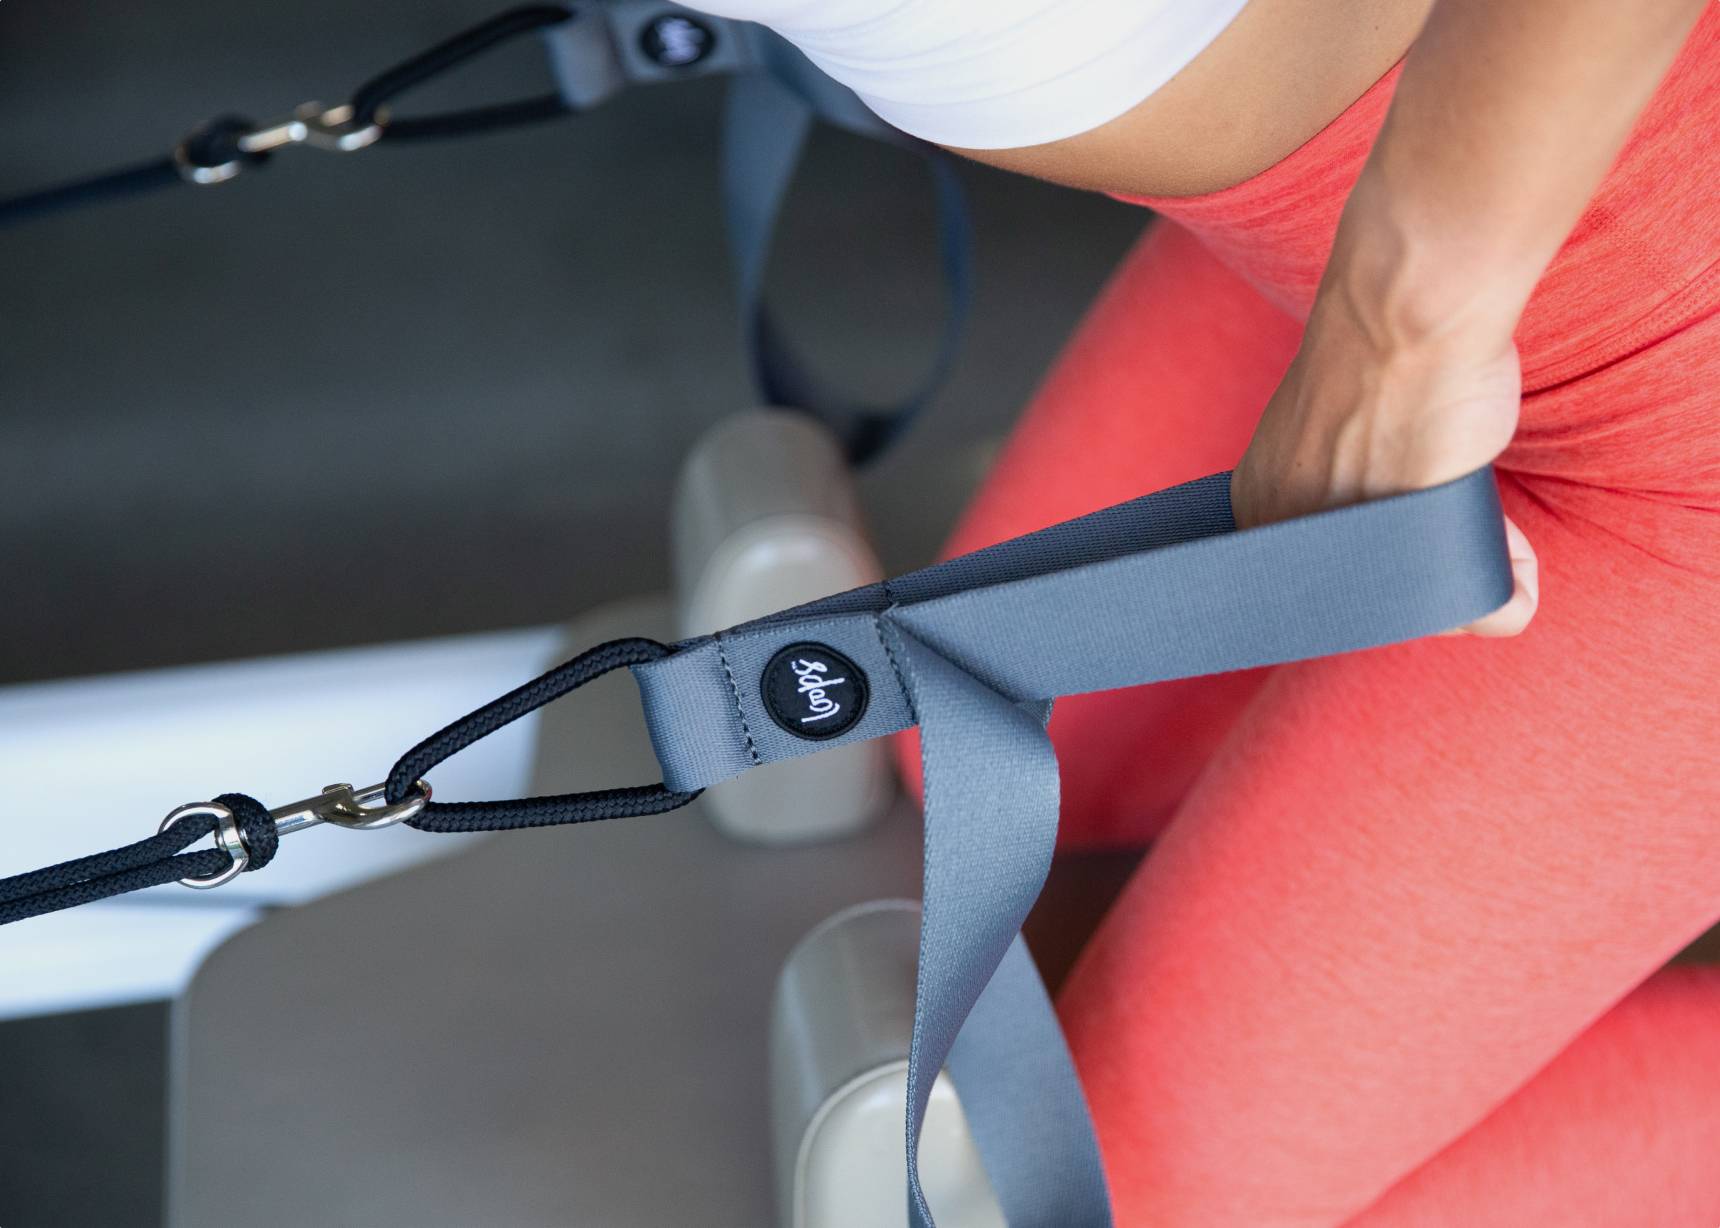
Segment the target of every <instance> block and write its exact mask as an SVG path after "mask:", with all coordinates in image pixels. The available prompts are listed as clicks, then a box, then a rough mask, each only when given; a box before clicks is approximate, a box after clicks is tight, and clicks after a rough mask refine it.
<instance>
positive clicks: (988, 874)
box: [886, 629, 1111, 1228]
mask: <svg viewBox="0 0 1720 1228" xmlns="http://www.w3.org/2000/svg"><path fill="white" fill-rule="evenodd" d="M886 638H887V641H888V643H889V646H890V652H891V656H892V659H893V660H894V662H895V664H896V666H897V668H898V669H899V670H900V672H901V675H902V679H903V682H904V685H905V686H906V688H907V690H908V694H909V696H910V698H911V700H912V702H913V705H914V711H915V713H916V715H917V716H918V717H919V721H920V728H921V734H922V738H923V741H922V744H921V753H922V755H923V759H924V764H925V779H926V800H925V810H926V813H925V870H924V875H925V877H924V882H923V885H922V904H921V913H920V966H919V979H918V982H917V983H916V985H915V991H914V1035H913V1044H912V1046H911V1048H910V1049H909V1051H908V1122H907V1153H908V1201H909V1207H908V1218H909V1222H910V1224H911V1225H912V1228H931V1226H932V1215H931V1211H930V1209H929V1208H928V1207H927V1205H926V1199H925V1194H924V1192H923V1191H922V1190H921V1187H920V1171H919V1141H920V1131H921V1127H922V1126H923V1125H924V1122H925V1113H926V1104H927V1102H928V1099H929V1097H930V1096H931V1090H932V1083H933V1081H934V1080H935V1079H936V1078H937V1074H938V1071H939V1070H940V1069H942V1068H943V1066H944V1064H945V1061H946V1060H948V1059H950V1058H951V1057H952V1049H957V1048H958V1046H957V1045H956V1037H957V1035H958V1034H961V1035H962V1036H963V1038H964V1039H963V1043H962V1044H961V1045H960V1046H959V1052H960V1057H959V1059H958V1060H955V1061H953V1062H951V1070H950V1075H951V1078H952V1079H954V1080H955V1083H956V1090H957V1092H958V1094H959V1095H960V1097H961V1101H962V1107H963V1109H964V1110H965V1112H966V1115H967V1118H968V1121H969V1122H970V1123H971V1128H972V1131H973V1134H974V1139H975V1142H976V1143H977V1144H978V1146H979V1150H980V1157H981V1159H982V1160H983V1161H984V1163H985V1169H986V1173H987V1175H988V1176H989V1177H990V1179H991V1183H992V1188H993V1189H994V1191H995V1192H996V1194H997V1197H998V1203H999V1205H1000V1206H1001V1207H1002V1209H1003V1212H1004V1217H1005V1220H1006V1221H1007V1222H1008V1223H1009V1225H1010V1228H1103V1226H1106V1225H1109V1224H1110V1222H1111V1221H1110V1212H1109V1205H1110V1204H1109V1200H1108V1198H1107V1196H1106V1191H1105V1182H1104V1175H1103V1172H1102V1170H1101V1169H1100V1167H1099V1153H1098V1145H1097V1143H1096V1142H1095V1141H1094V1138H1093V1132H1092V1126H1091V1124H1090V1122H1089V1120H1088V1115H1087V1105H1086V1101H1085V1099H1084V1098H1083V1096H1082V1093H1081V1084H1080V1082H1079V1080H1077V1079H1076V1077H1075V1070H1074V1066H1073V1064H1072V1063H1071V1061H1070V1059H1069V1053H1068V1050H1067V1048H1066V1047H1065V1045H1064V1042H1063V1036H1062V1033H1061V1032H1060V1031H1059V1030H1058V1027H1057V1020H1056V1016H1055V1014H1053V1012H1052V1010H1051V1004H1050V1001H1049V999H1047V997H1046V996H1045V991H1044V989H1043V988H1042V987H1041V986H1040V984H1039V979H1038V974H1037V973H1036V972H1035V971H1034V969H1033V964H1032V961H1031V960H1030V959H1028V958H1027V953H1026V949H1025V948H1024V947H1019V944H1017V947H1018V949H1017V951H1016V953H1015V955H1014V956H1013V957H1012V958H1011V959H1010V960H1009V963H1008V968H1009V971H1008V973H1007V974H1005V975H1003V976H1001V977H1000V976H995V975H994V973H996V972H997V971H998V969H999V965H1000V963H1003V962H1004V960H1005V956H1006V952H1008V951H1010V949H1011V944H1012V943H1014V942H1016V936H1017V934H1018V933H1019V931H1020V929H1021V923H1022V921H1023V920H1025V919H1026V917H1027V910H1028V909H1029V908H1031V907H1032V906H1033V901H1034V899H1035V898H1037V896H1038V895H1039V889H1040V887H1041V886H1043V885H1044V882H1045V874H1046V871H1047V870H1049V869H1050V866H1051V852H1052V846H1053V845H1054V844H1055V843H1056V839H1057V797H1058V787H1057V759H1056V757H1055V755H1054V754H1053V753H1052V750H1051V740H1050V739H1049V738H1048V737H1047V736H1046V734H1045V728H1044V726H1043V725H1042V724H1041V723H1040V722H1039V721H1038V720H1036V719H1035V717H1034V716H1033V715H1032V714H1030V713H1029V712H1027V711H1025V710H1024V709H1023V708H1022V707H1021V706H1019V705H1017V704H1015V703H1012V702H1011V701H1010V700H1008V699H1006V698H1004V697H1003V696H1002V695H999V694H998V693H997V692H996V691H993V690H991V689H989V688H988V687H986V686H984V685H983V684H981V683H980V682H978V681H977V680H976V679H974V678H973V677H972V676H971V675H970V674H968V673H967V672H966V671H965V670H963V669H961V668H959V667H958V666H955V665H952V664H950V663H949V662H948V661H945V660H944V659H943V658H942V657H940V656H939V655H938V654H937V653H935V652H933V651H932V650H931V649H929V648H927V647H925V646H924V645H923V644H921V643H919V642H918V641H916V640H915V639H914V638H913V637H912V636H910V635H906V634H904V633H902V632H900V631H898V630H895V629H889V630H887V632H886ZM988 982H990V987H989V988H988ZM976 1003H983V1006H982V1007H981V1008H980V1009H977V1010H976V1007H975V1004H976ZM964 1022H965V1023H966V1024H967V1026H966V1027H965V1028H964V1026H963V1024H964Z"/></svg>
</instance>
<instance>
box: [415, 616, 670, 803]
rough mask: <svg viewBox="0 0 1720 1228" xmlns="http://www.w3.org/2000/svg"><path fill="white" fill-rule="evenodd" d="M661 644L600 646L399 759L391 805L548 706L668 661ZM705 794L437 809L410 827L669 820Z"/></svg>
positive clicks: (586, 796)
mask: <svg viewBox="0 0 1720 1228" xmlns="http://www.w3.org/2000/svg"><path fill="white" fill-rule="evenodd" d="M669 651H670V650H669V649H668V648H667V647H665V646H664V645H662V644H659V643H658V642H657V641H656V640H647V639H638V638H634V639H623V640H611V641H610V642H609V643H607V644H599V645H598V646H597V647H596V648H593V649H591V650H590V651H589V652H585V653H581V654H580V655H579V656H577V657H575V658H574V659H573V660H571V661H569V662H567V663H566V664H565V665H559V666H557V667H556V668H555V669H552V670H550V671H549V673H547V674H544V675H543V676H542V677H539V678H535V679H533V680H532V681H530V682H528V683H526V684H525V685H524V686H522V687H518V688H516V689H514V690H512V691H509V692H508V693H507V694H506V695H503V696H502V697H501V698H500V699H496V700H492V701H491V702H489V703H487V704H485V705H484V706H483V707H482V708H479V709H478V710H477V711H476V712H473V713H471V714H470V715H467V716H463V717H461V718H460V719H459V720H457V721H455V722H454V723H453V724H452V725H449V726H448V727H447V728H446V729H443V730H441V731H439V732H437V733H433V734H431V735H430V736H429V737H428V738H425V739H424V740H423V741H422V742H420V743H419V744H418V745H417V746H414V747H413V748H412V749H411V750H409V751H407V752H406V753H405V754H404V755H402V756H400V761H399V762H398V763H396V764H395V765H394V768H393V770H392V771H390V772H389V773H388V784H387V792H386V794H385V795H384V796H385V799H386V800H387V801H388V802H389V803H390V804H394V803H398V802H402V801H404V800H405V799H406V798H407V797H408V796H409V795H410V794H411V792H412V786H413V785H414V784H415V783H416V782H417V781H418V780H419V779H420V778H421V777H423V776H425V775H427V774H428V773H429V771H430V769H431V768H433V767H435V766H436V765H437V764H439V763H441V762H442V761H443V760H444V759H447V758H448V757H449V756H451V755H454V754H457V753H458V752H460V751H462V750H464V749H465V748H466V747H468V746H470V745H471V744H472V743H474V742H476V741H477V740H478V739H480V738H485V737H488V736H489V735H490V734H492V733H494V732H496V730H498V729H500V728H501V727H502V726H504V725H508V724H511V723H513V722H514V721H517V720H519V719H520V717H522V716H525V715H526V714H527V713H528V712H535V711H536V710H537V709H539V708H541V707H543V706H544V705H545V704H547V703H550V702H552V701H554V700H557V699H560V698H561V697H562V696H563V695H566V694H567V693H568V692H569V691H574V690H578V689H579V688H580V687H582V686H584V685H585V684H586V683H588V682H590V681H591V680H592V679H594V678H598V677H601V676H602V675H604V674H607V673H609V672H610V671H611V670H615V669H621V668H623V667H625V666H629V665H642V664H644V663H645V662H646V661H655V660H657V659H658V658H659V657H665V656H668V655H669ZM697 796H699V791H697V790H695V791H693V792H691V793H679V792H676V791H674V790H672V789H668V788H665V787H664V786H663V785H661V784H655V785H637V786H633V787H631V788H625V789H598V790H595V791H593V792H589V793H562V794H558V795H556V796H553V797H530V798H521V799H518V800H514V801H501V802H431V803H430V804H429V805H427V806H425V807H424V809H423V810H422V811H420V812H419V813H418V815H417V817H415V818H411V819H407V820H406V824H407V826H408V827H416V828H417V829H418V830H419V831H434V832H456V831H506V830H509V829H511V828H516V827H548V826H551V825H554V824H560V823H590V822H593V821H596V820H599V819H619V818H629V817H631V816H634V815H645V814H662V813H664V812H665V811H669V810H676V809H679V808H680V807H682V806H685V805H686V804H687V803H688V802H690V801H692V800H693V799H694V798H695V797H697Z"/></svg>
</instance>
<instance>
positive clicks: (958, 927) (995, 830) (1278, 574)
mask: <svg viewBox="0 0 1720 1228" xmlns="http://www.w3.org/2000/svg"><path fill="white" fill-rule="evenodd" d="M1229 484H1230V477H1229V475H1228V474H1215V475H1213V476H1212V477H1209V478H1202V479H1200V480H1199V481H1196V482H1190V483H1186V484H1185V485H1182V486H1177V487H1173V488H1171V489H1170V490H1164V491H1159V492H1158V493H1156V494H1151V495H1146V496H1144V497H1142V498H1140V499H1136V500H1133V501H1131V502H1129V503H1125V504H1120V505H1118V506H1117V507H1113V508H1108V509H1106V510H1104V511H1101V512H1096V513H1094V514H1093V515H1091V516H1085V517H1082V518H1080V519H1078V520H1073V521H1069V522H1067V523H1065V524H1061V525H1055V526H1053V527H1051V528H1049V529H1045V530H1043V531H1042V532H1039V533H1034V534H1030V535H1028V536H1026V537H1022V538H1017V539H1015V540H1013V541H1009V542H1004V543H1002V544H1001V545H998V546H994V547H992V548H991V549H989V550H982V551H979V552H977V553H975V554H971V555H966V556H964V557H962V558H958V559H952V560H950V561H949V562H947V563H942V564H939V565H938V566H936V567H930V568H927V569H925V570H924V571H919V572H915V573H913V574H911V575H907V576H903V577H900V578H899V579H896V580H892V581H886V582H885V583H883V584H878V585H872V586H869V587H867V588H862V589H856V590H854V591H852V592H848V593H841V594H838V595H836V596H834V597H829V598H826V599H824V600H822V601H816V602H813V603H811V604H810V605H806V606H802V607H800V608H798V609H794V610H787V611H784V612H782V613H780V614H775V615H771V616H769V617H767V618H763V619H759V620H757V621H755V622H751V623H746V624H743V625H742V626H739V627H735V628H731V629H730V630H728V631H724V632H721V633H719V634H718V635H715V636H708V637H705V638H702V639H696V640H690V641H687V642H685V643H683V644H680V645H677V646H676V648H675V651H674V653H673V654H672V655H671V656H669V657H666V658H663V659H661V660H657V661H652V662H649V663H647V664H643V665H639V666H636V667H634V676H635V678H636V679H637V680H638V683H639V689H640V694H641V697H642V698H643V700H644V704H645V716H646V723H647V726H648V727H649V729H650V731H651V737H652V741H653V744H654V745H655V747H656V749H657V756H658V759H659V761H660V762H661V763H662V765H663V769H664V780H665V781H666V783H667V784H668V786H669V787H670V788H674V789H693V788H699V787H702V786H704V785H707V784H713V783H715V782H716V781H718V780H722V779H724V778H726V777H728V776H732V775H735V774H737V773H739V772H742V771H745V770H746V769H747V768H748V767H750V766H753V765H755V764H761V763H769V762H773V761H775V760H779V759H785V758H789V757H792V756H796V755H802V754H808V753H811V752H812V751H816V750H821V749H823V748H824V747H826V746H832V745H840V744H842V743H844V742H849V741H856V740H859V739H863V738H873V737H878V736H881V735H883V734H888V733H893V732H895V731H897V730H900V729H905V728H907V727H908V726H909V725H912V724H916V723H917V724H919V725H920V727H921V738H922V755H923V761H924V766H925V779H926V796H925V811H926V813H925V880H924V900H923V905H922V908H923V912H922V921H921V930H920V968H919V980H918V983H917V986H916V994H915V1012H914V1039H913V1046H912V1049H911V1051H910V1055H909V1074H908V1080H909V1083H908V1090H909V1101H908V1106H909V1107H908V1122H907V1146H908V1166H909V1167H908V1172H909V1215H910V1221H911V1223H912V1225H913V1228H931V1226H932V1220H931V1213H930V1210H929V1208H928V1207H927V1206H926V1203H925V1198H924V1195H923V1193H922V1192H921V1188H920V1181H919V1174H918V1164H917V1156H916V1152H917V1141H918V1138H919V1133H920V1127H921V1124H922V1122H923V1119H924V1113H925V1108H926V1102H927V1097H928V1096H929V1094H930V1090H931V1083H932V1080H933V1079H935V1077H936V1075H937V1072H938V1070H939V1068H940V1067H942V1066H944V1065H945V1063H946V1061H947V1063H948V1065H949V1068H950V1071H951V1074H952V1077H954V1078H955V1079H956V1080H957V1089H958V1091H959V1092H960V1094H961V1097H962V1101H963V1104H964V1106H965V1107H966V1108H967V1110H968V1117H969V1120H970V1122H971V1124H972V1128H973V1132H974V1136H975V1139H976V1142H977V1143H978V1144H979V1147H980V1153H981V1157H982V1158H983V1159H984V1160H985V1162H986V1170H987V1173H988V1174H989V1176H990V1178H991V1181H992V1185H993V1188H994V1190H995V1191H996V1192H997V1194H998V1197H999V1201H1000V1203H1001V1205H1002V1206H1003V1209H1004V1211H1005V1214H1006V1216H1007V1217H1008V1222H1009V1223H1010V1225H1011V1228H1040V1226H1041V1225H1046V1226H1049V1225H1058V1226H1059V1228H1063V1226H1068V1228H1108V1225H1109V1224H1110V1212H1109V1209H1108V1202H1107V1199H1106V1194H1105V1185H1104V1177H1103V1174H1102V1171H1101V1169H1100V1167H1099V1159H1098V1150H1097V1146H1096V1144H1095V1142H1094V1139H1093V1131H1092V1125H1091V1123H1090V1121H1089V1119H1088V1116H1087V1109H1086V1103H1085V1100H1084V1099H1083V1097H1082V1094H1081V1089H1080V1085H1079V1082H1078V1080H1077V1079H1076V1077H1075V1072H1074V1067H1073V1064H1072V1063H1071V1061H1070V1059H1069V1054H1068V1051H1067V1048H1066V1047H1065V1046H1064V1044H1063V1041H1062V1038H1061V1034H1060V1033H1059V1032H1058V1030H1057V1023H1056V1018H1055V1016H1054V1015H1053V1014H1052V1012H1051V1006H1050V1003H1049V1001H1048V1000H1047V999H1046V998H1045V994H1044V990H1043V988H1040V987H1038V985H1037V978H1032V979H1031V980H1029V979H1025V978H1026V977H1027V974H1030V973H1031V971H1032V970H1031V966H1028V967H1027V968H1026V971H1025V972H1024V971H1023V968H1022V966H1021V965H1022V963H1023V962H1024V961H1025V955H1022V956H1020V957H1019V958H1018V957H1017V956H1014V955H1010V954H1008V952H1010V950H1011V943H1012V942H1013V941H1014V939H1015V936H1016V934H1017V932H1018V930H1019V928H1020V925H1021V922H1022V919H1023V918H1024V917H1025V916H1026V915H1027V910H1028V909H1029V907H1031V905H1032V903H1033V900H1034V898H1035V897H1036V896H1037V895H1038V893H1039V889H1040V886H1041V885H1042V883H1043V882H1044V878H1045V873H1046V869H1047V867H1048V866H1049V864H1050V859H1051V852H1052V846H1053V844H1054V842H1055V838H1056V825H1057V774H1056V762H1055V759H1054V758H1053V756H1052V752H1051V745H1050V741H1049V739H1048V738H1047V737H1046V735H1045V731H1044V728H1043V720H1044V716H1045V711H1046V702H1047V701H1049V700H1051V699H1053V698H1055V697H1056V696H1059V695H1070V694H1076V693H1079V692H1083V691H1096V690H1106V689H1111V688H1115V687H1124V686H1135V685H1138V684H1141V683H1145V682H1155V681H1161V680H1165V679H1170V678H1183V677H1190V676H1193V675H1196V674H1207V673H1216V672H1220V671H1225V670H1233V669H1244V668H1249V667H1252V666H1257V665H1266V664H1271V663H1276V662H1284V661H1295V660H1302V659H1306V658H1310V657H1318V656H1325V655H1330V654H1333V653H1339V652H1347V651H1352V650H1355V649H1360V648H1371V647H1375V646H1377V645H1382V644H1390V643H1396V642H1399V641H1402V640H1408V639H1413V638H1416V637H1418V636H1422V635H1428V634H1431V633H1433V632H1437V631H1443V630H1447V629H1449V628H1451V627H1456V626H1459V625H1462V624H1464V623H1466V622H1469V621H1471V620H1473V619H1475V618H1479V617H1480V616H1481V615H1483V614H1486V613H1488V612H1490V611H1492V610H1495V609H1497V608H1498V607H1499V606H1501V605H1503V604H1504V603H1505V602H1506V601H1507V600H1508V599H1509V598H1510V596H1511V592H1512V584H1513V580H1512V574H1511V561H1510V557H1509V555H1508V553H1507V551H1506V548H1505V534H1504V522H1503V516H1502V514H1501V511H1500V507H1499V498H1498V491H1497V489H1496V488H1495V486H1494V483H1493V475H1492V471H1491V470H1490V469H1480V470H1477V471H1476V472H1474V473H1472V474H1469V475H1467V476H1466V477H1463V478H1459V479H1457V480H1456V481H1453V482H1448V483H1446V484H1444V485H1443V486H1438V487H1434V488H1433V489H1431V490H1424V491H1417V492H1414V493H1412V494H1406V495H1398V496H1395V497H1393V498H1389V499H1381V500H1377V501H1374V502H1371V503H1362V504H1357V505H1355V506H1352V507H1346V508H1339V509H1336V510H1333V511H1329V512H1322V513H1319V514H1317V515H1313V516H1307V517H1303V518H1301V519H1297V520H1290V521H1285V522H1282V523H1280V524H1274V525H1268V526H1265V527H1263V528H1256V529H1249V530H1247V531H1243V532H1239V531H1237V530H1236V526H1235V522H1234V519H1233V517H1232V515H1231V510H1230V500H1229ZM785 668H786V669H787V670H790V671H793V672H792V673H784V670H785ZM850 671H853V672H854V673H856V674H858V675H859V677H858V678H849V677H848V675H849V673H850ZM797 698H804V699H805V701H806V703H807V705H809V706H808V707H807V708H806V709H805V711H806V713H807V715H806V716H805V717H804V718H802V719H807V720H812V719H823V714H825V713H827V712H830V711H832V710H836V709H842V707H843V705H844V704H846V705H847V707H846V709H845V712H846V715H845V716H844V718H843V719H844V720H845V721H846V722H847V723H846V724H845V725H844V726H843V727H842V728H841V729H840V731H839V732H837V733H836V734H835V736H817V737H814V736H811V735H808V734H807V733H805V732H797V727H796V721H795V720H793V719H786V718H785V716H784V711H785V704H788V705H792V703H793V702H795V701H796V699H797ZM789 716H791V717H792V716H796V713H794V712H790V713H789ZM824 729H825V730H826V731H828V730H829V726H825V727H824ZM1000 969H1002V970H1003V971H1000ZM988 986H989V987H988Z"/></svg>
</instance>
